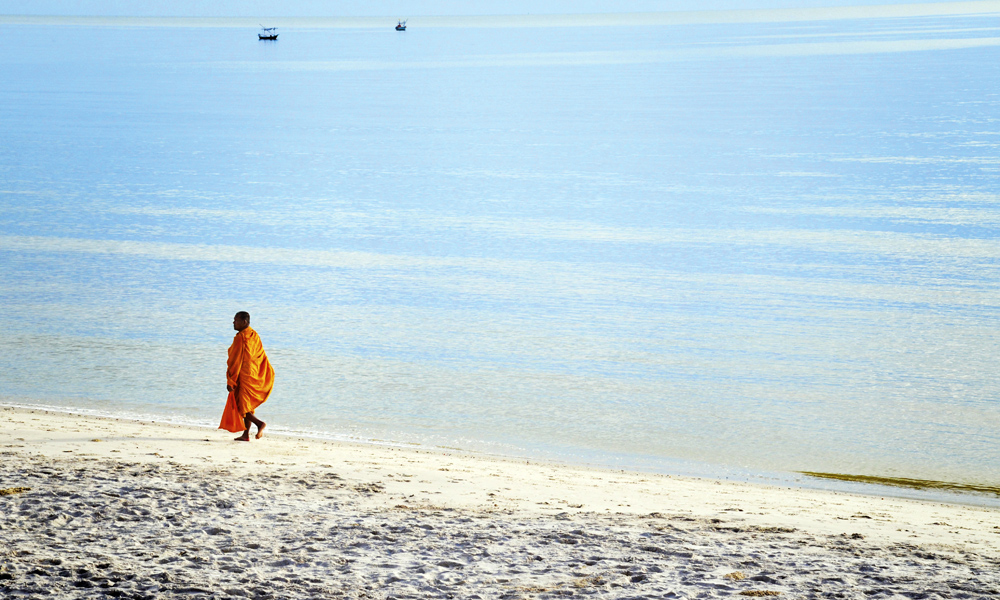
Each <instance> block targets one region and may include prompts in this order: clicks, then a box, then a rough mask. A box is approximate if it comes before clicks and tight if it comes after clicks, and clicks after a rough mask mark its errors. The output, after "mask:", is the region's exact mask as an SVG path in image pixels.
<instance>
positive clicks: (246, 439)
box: [236, 413, 253, 442]
mask: <svg viewBox="0 0 1000 600" xmlns="http://www.w3.org/2000/svg"><path fill="white" fill-rule="evenodd" d="M252 416H253V415H252V414H250V413H247V414H245V415H243V427H244V430H243V435H241V436H240V437H238V438H236V441H237V442H249V441H250V418H251V417H252Z"/></svg>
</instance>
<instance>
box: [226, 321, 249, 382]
mask: <svg viewBox="0 0 1000 600" xmlns="http://www.w3.org/2000/svg"><path fill="white" fill-rule="evenodd" d="M245 354H246V340H244V339H243V336H242V335H238V336H236V339H235V340H233V345H232V346H230V347H229V361H228V362H227V368H226V390H228V391H230V392H231V391H233V390H234V389H236V386H237V385H239V383H240V371H241V370H243V356H244V355H245Z"/></svg>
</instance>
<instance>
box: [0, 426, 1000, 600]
mask: <svg viewBox="0 0 1000 600" xmlns="http://www.w3.org/2000/svg"><path fill="white" fill-rule="evenodd" d="M233 437H234V436H233V435H232V434H228V433H226V432H222V431H212V430H205V429H197V428H188V427H181V426H174V425H165V424H156V423H142V422H135V421H126V420H113V419H101V418H94V417H79V416H74V415H65V414H57V413H45V412H43V411H37V410H36V411H31V410H25V409H14V408H0V457H2V460H0V596H2V597H4V598H7V597H10V598H21V597H26V598H101V597H113V598H220V597H227V596H232V597H250V598H341V597H344V598H385V599H388V598H556V597H571V596H579V597H592V598H723V597H735V596H740V595H744V596H765V595H780V596H782V597H787V598H904V597H905V598H980V597H992V596H995V595H997V594H1000V511H998V510H996V509H992V508H984V507H977V506H966V505H962V504H948V503H941V502H929V501H918V500H908V499H900V498H891V497H885V498H881V497H878V496H862V495H853V494H846V493H840V492H831V491H819V490H807V489H798V488H783V487H773V486H765V485H757V484H748V483H736V482H726V481H713V480H708V479H697V478H682V477H675V476H666V475H654V474H648V473H629V472H622V471H611V470H602V469H592V468H585V467H578V466H567V465H557V464H545V463H540V462H534V461H523V460H520V461H519V460H513V459H502V458H496V457H491V456H484V455H476V454H470V453H462V452H447V451H432V450H425V449H419V448H392V447H384V446H371V445H352V444H344V443H335V442H325V441H317V440H305V439H297V438H292V437H283V436H279V435H273V434H272V435H267V436H265V438H264V439H262V440H254V441H252V442H250V443H238V442H234V441H232V438H233Z"/></svg>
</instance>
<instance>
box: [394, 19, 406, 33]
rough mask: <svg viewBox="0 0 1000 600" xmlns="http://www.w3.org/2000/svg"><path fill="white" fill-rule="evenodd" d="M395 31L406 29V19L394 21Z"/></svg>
mask: <svg viewBox="0 0 1000 600" xmlns="http://www.w3.org/2000/svg"><path fill="white" fill-rule="evenodd" d="M396 31H406V21H405V20H404V21H400V22H399V23H396Z"/></svg>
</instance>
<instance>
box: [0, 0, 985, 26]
mask: <svg viewBox="0 0 1000 600" xmlns="http://www.w3.org/2000/svg"><path fill="white" fill-rule="evenodd" d="M996 13H1000V0H966V1H960V2H926V3H924V2H916V3H903V4H873V5H855V6H829V7H810V8H764V9H723V10H697V11H660V12H629V13H565V14H556V13H553V14H534V15H533V14H510V15H504V14H496V15H436V16H435V15H426V16H416V17H406V19H407V20H408V21H416V22H415V23H413V24H414V25H417V26H418V27H596V26H663V25H693V24H712V23H718V24H722V23H768V22H796V21H826V20H849V19H866V18H868V19H871V18H876V19H883V18H903V17H924V16H958V15H976V14H982V15H987V14H996ZM399 18H401V17H389V16H387V15H383V16H364V17H319V16H285V17H278V16H271V17H264V16H255V17H236V16H233V17H225V16H215V17H183V16H172V17H163V16H159V17H150V16H145V17H137V16H87V15H0V24H4V25H77V26H80V25H85V26H92V27H229V28H235V27H251V26H252V27H255V28H256V27H259V26H260V22H261V21H268V22H269V25H271V26H275V27H284V28H300V29H338V28H367V27H384V26H385V25H384V23H385V22H387V21H391V20H396V19H399Z"/></svg>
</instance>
